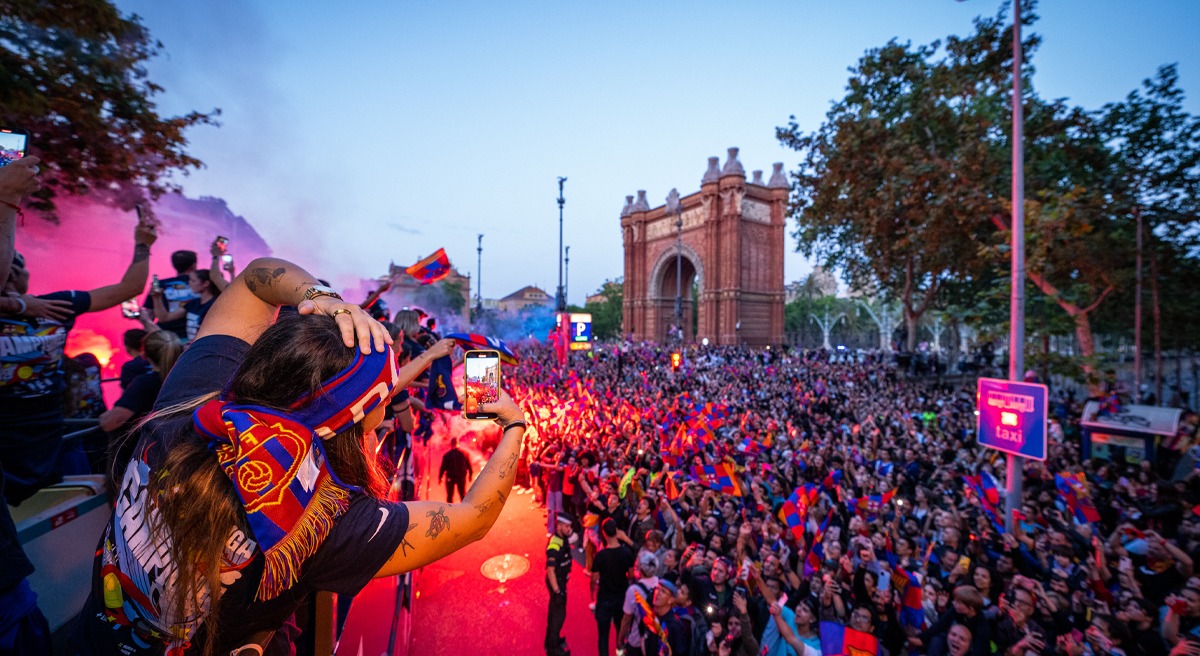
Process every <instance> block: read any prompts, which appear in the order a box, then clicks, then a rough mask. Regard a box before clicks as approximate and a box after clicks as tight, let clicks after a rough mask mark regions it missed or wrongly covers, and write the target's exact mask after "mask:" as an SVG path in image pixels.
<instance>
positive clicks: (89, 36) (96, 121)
mask: <svg viewBox="0 0 1200 656" xmlns="http://www.w3.org/2000/svg"><path fill="white" fill-rule="evenodd" d="M161 49H162V44H161V43H159V42H158V41H155V40H154V39H153V38H152V37H151V36H150V33H149V31H148V30H147V29H146V27H145V26H144V25H143V24H142V22H141V19H140V18H138V17H137V16H136V15H129V16H126V15H123V14H122V13H121V12H120V10H118V9H117V7H116V6H115V5H114V4H113V3H112V2H109V1H108V0H65V1H63V2H54V3H47V2H39V1H38V0H0V125H4V126H5V127H10V128H19V129H23V130H26V131H28V132H29V133H30V153H31V154H33V155H37V156H38V157H40V158H42V160H43V166H44V169H45V171H46V172H45V173H44V174H43V176H42V177H43V181H44V186H43V188H42V189H41V190H40V191H39V192H38V193H37V194H36V197H35V198H34V199H33V200H32V201H31V202H30V205H31V206H32V207H33V208H34V209H38V210H41V211H43V212H44V213H45V214H46V216H48V217H53V216H54V208H55V202H54V201H55V198H56V197H58V196H59V195H61V194H69V195H83V194H89V195H92V196H95V197H97V198H99V199H101V200H102V201H104V202H108V203H112V204H116V205H118V206H122V207H126V208H128V207H131V206H132V205H134V204H136V203H137V202H139V201H141V200H142V199H144V198H145V197H147V196H151V197H156V196H158V195H160V194H162V193H163V192H166V191H174V190H176V186H175V185H174V184H172V182H171V180H170V176H171V174H172V173H174V172H178V171H182V172H186V171H187V170H189V169H193V168H196V167H199V166H201V165H202V163H201V162H200V160H198V159H196V158H195V157H192V156H191V155H189V154H188V153H187V151H186V146H187V139H186V137H185V136H184V133H185V131H186V130H187V128H189V127H192V126H194V125H198V124H204V123H212V122H213V120H214V117H215V116H216V115H218V114H219V111H218V110H213V111H211V112H209V113H200V112H191V113H188V114H186V115H184V116H171V117H164V116H161V115H160V114H159V111H158V109H157V107H156V105H155V102H154V97H155V96H156V95H157V94H159V93H160V92H161V91H162V90H163V89H162V87H160V86H159V85H157V84H155V83H154V82H153V81H151V80H150V78H149V75H148V73H147V71H146V68H145V64H146V62H147V61H148V60H149V59H151V58H152V57H154V56H155V55H156V54H157V53H158V52H159V51H160V50H161Z"/></svg>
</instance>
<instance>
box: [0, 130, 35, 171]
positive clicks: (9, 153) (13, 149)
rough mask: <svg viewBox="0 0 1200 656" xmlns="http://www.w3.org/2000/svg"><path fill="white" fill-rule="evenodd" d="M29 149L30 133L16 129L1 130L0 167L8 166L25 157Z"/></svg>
mask: <svg viewBox="0 0 1200 656" xmlns="http://www.w3.org/2000/svg"><path fill="white" fill-rule="evenodd" d="M28 148H29V133H28V132H26V131H24V130H17V129H14V128H0V166H8V164H9V163H11V162H15V161H17V160H19V159H21V158H22V157H24V156H25V152H26V150H27V149H28Z"/></svg>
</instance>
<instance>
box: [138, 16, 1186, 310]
mask: <svg viewBox="0 0 1200 656" xmlns="http://www.w3.org/2000/svg"><path fill="white" fill-rule="evenodd" d="M118 4H119V6H120V7H121V8H122V9H123V10H124V11H127V12H134V13H137V14H139V15H140V16H142V17H143V19H144V20H145V22H146V24H147V25H148V26H149V28H150V30H151V32H152V34H153V36H154V37H155V38H157V39H159V40H161V41H162V43H163V45H164V52H163V55H162V56H161V57H159V58H158V59H156V60H155V61H154V62H153V63H152V64H151V66H150V73H151V76H152V79H154V80H155V81H156V82H158V83H160V84H162V85H164V86H165V87H166V88H167V91H166V93H164V94H163V95H162V96H160V107H161V109H162V110H163V111H165V112H168V113H180V112H184V111H187V110H190V109H198V110H206V109H209V108H212V107H220V108H221V109H222V110H223V112H224V114H223V116H222V117H221V121H222V123H223V126H222V127H220V128H212V127H200V128H197V129H194V130H192V131H191V133H190V138H191V147H190V149H191V152H192V153H193V154H194V155H196V156H198V157H199V158H201V159H202V160H204V161H205V162H206V163H207V165H208V166H207V168H206V169H204V170H201V171H199V172H196V173H193V174H192V175H191V176H190V177H187V178H183V179H182V180H181V182H182V183H183V186H184V189H185V192H186V193H188V194H189V195H191V196H200V195H212V196H219V197H222V198H224V199H226V200H227V201H228V202H229V205H230V208H231V209H232V210H233V211H234V212H236V213H239V214H242V215H244V216H246V218H247V219H249V220H250V222H251V223H252V224H253V225H254V226H256V227H257V228H258V230H259V232H260V233H262V234H263V236H264V237H265V238H266V239H267V241H268V243H270V244H271V245H272V246H273V247H274V248H275V250H276V253H277V254H279V255H281V256H284V257H288V258H291V259H296V260H298V261H300V262H301V263H303V264H305V265H307V266H309V267H311V268H313V269H314V270H316V271H319V272H320V273H321V274H322V275H324V276H326V277H330V278H332V279H334V280H337V281H339V282H342V283H348V282H350V281H352V280H356V279H358V278H360V277H371V276H375V275H379V274H381V273H383V272H384V271H385V270H386V267H387V264H388V262H389V261H391V260H395V261H396V262H397V263H403V264H411V263H412V262H414V261H416V260H417V259H418V257H420V256H422V255H425V254H428V253H430V252H432V251H434V250H435V249H437V248H439V247H445V248H446V251H447V252H448V253H449V255H450V258H451V261H452V262H454V263H455V264H456V265H457V266H458V267H459V269H460V270H461V271H462V272H463V273H470V274H471V275H472V276H474V273H475V235H476V234H477V233H481V232H482V233H484V234H485V237H484V264H483V266H484V272H483V292H484V295H485V296H486V297H491V298H497V297H500V296H503V295H505V294H507V293H509V292H511V291H514V290H516V289H517V288H519V287H521V286H523V285H526V284H536V285H539V286H541V287H543V288H544V289H546V290H547V291H550V292H551V293H553V290H554V287H555V285H556V284H557V275H558V274H557V254H558V235H557V229H558V224H557V221H558V209H557V204H556V203H555V198H556V196H557V186H556V177H557V176H560V175H565V176H568V177H569V180H568V182H567V186H566V199H567V203H566V213H565V216H566V223H565V225H566V230H565V232H566V243H567V244H568V245H570V246H572V249H571V267H570V268H571V272H570V300H571V301H572V302H575V303H582V301H583V297H584V295H586V294H588V293H591V292H592V291H594V290H595V289H597V288H598V287H599V286H600V284H601V283H602V282H603V281H604V280H605V279H608V278H615V277H618V276H620V275H621V274H622V271H623V268H622V257H623V253H622V248H621V235H620V230H619V215H620V210H621V207H622V205H623V204H624V197H625V196H626V195H627V194H633V193H635V192H636V190H638V189H645V190H647V192H648V196H649V198H650V202H651V205H652V206H653V205H659V204H661V203H662V202H663V199H664V198H665V197H666V194H667V192H668V191H669V190H670V189H671V187H678V188H679V191H680V192H681V193H683V194H688V193H691V192H693V191H695V190H696V189H697V188H698V186H699V181H700V177H701V175H702V174H703V173H704V169H705V165H706V158H707V157H709V156H712V155H720V156H721V157H722V161H724V155H725V149H726V148H727V147H729V146H738V147H740V148H741V158H740V159H741V161H742V163H743V165H744V166H745V168H746V170H747V172H749V171H751V170H753V169H763V170H765V171H767V172H768V175H769V172H770V167H771V163H772V162H776V161H783V162H785V165H786V167H787V168H788V169H791V168H794V167H795V165H796V163H797V162H798V161H799V156H798V154H797V153H794V152H792V151H787V150H784V149H783V148H782V147H781V146H780V145H779V144H778V142H777V141H776V140H775V138H774V129H775V127H776V126H779V125H783V124H785V123H786V122H787V120H788V116H789V115H792V114H794V115H796V117H797V119H798V120H799V121H800V123H801V125H802V126H804V127H806V128H807V129H809V130H812V129H815V128H817V127H818V126H819V125H820V122H821V120H822V118H823V116H824V114H825V112H826V111H827V109H828V107H829V103H830V102H831V101H832V100H834V99H835V98H839V97H841V95H842V90H843V89H844V87H845V83H846V79H847V71H846V69H847V67H849V66H851V65H853V64H854V63H855V62H856V61H857V59H858V58H859V57H860V56H861V55H862V53H863V51H864V50H866V49H867V48H870V47H874V46H879V45H882V44H883V43H885V42H887V41H888V40H889V39H891V38H893V37H897V38H899V39H901V40H910V41H912V42H914V43H926V42H929V41H932V40H934V39H938V38H942V37H944V36H946V35H947V34H966V33H968V32H969V31H970V29H971V19H972V18H973V17H974V16H976V15H978V14H985V15H992V14H994V13H995V12H996V11H997V9H998V7H999V2H998V0H967V1H966V2H957V1H955V0H903V1H897V0H836V1H828V0H827V1H823V2H814V1H810V0H794V1H792V2H738V3H730V2H710V1H692V2H661V3H644V2H625V1H618V0H610V1H608V2H591V3H580V2H562V1H559V2H538V3H534V2H414V1H411V0H408V1H396V0H390V1H369V2H368V1H364V2H346V3H331V2H314V1H309V0H296V1H293V2H278V1H273V2H267V1H265V0H260V1H258V2H242V1H234V0H213V1H211V2H191V3H180V2H161V1H156V0H136V1H134V0H130V1H125V0H119V2H118ZM1038 13H1039V14H1040V15H1041V20H1040V21H1039V22H1038V23H1037V25H1036V26H1035V27H1034V29H1035V31H1037V32H1038V33H1040V34H1041V35H1042V36H1043V38H1044V43H1043V45H1042V47H1041V49H1040V50H1039V51H1038V53H1037V54H1036V55H1035V57H1034V59H1033V63H1034V65H1035V66H1036V68H1037V72H1036V77H1035V85H1036V86H1037V88H1038V90H1039V92H1040V93H1041V94H1042V95H1043V96H1045V97H1067V98H1070V99H1071V100H1072V101H1074V102H1075V103H1077V104H1080V105H1082V106H1084V107H1088V108H1097V107H1099V106H1100V105H1102V104H1103V103H1105V102H1108V101H1113V100H1119V99H1120V98H1122V97H1124V96H1125V94H1127V93H1128V92H1129V91H1131V90H1133V89H1134V88H1136V87H1137V86H1138V85H1139V84H1140V82H1141V80H1142V79H1144V78H1146V77H1149V76H1151V75H1152V74H1153V73H1154V71H1155V69H1156V68H1157V67H1158V66H1159V65H1160V64H1164V63H1170V62H1178V63H1179V66H1180V76H1181V85H1182V87H1183V89H1184V90H1185V92H1187V93H1188V94H1189V97H1188V101H1187V103H1188V108H1189V110H1190V111H1191V112H1192V113H1194V114H1200V45H1198V43H1200V41H1198V40H1197V38H1196V34H1195V30H1196V28H1197V26H1200V2H1196V1H1195V0H1172V1H1167V0H1147V1H1145V2H1128V1H1127V0H1048V1H1044V2H1042V6H1041V7H1040V8H1039V10H1038ZM789 230H790V227H789ZM235 248H236V245H235ZM788 250H789V253H788V255H787V257H786V278H787V280H788V281H792V280H796V279H799V278H801V277H802V276H804V275H806V274H807V272H808V271H809V270H810V265H809V264H808V263H807V262H805V261H804V259H803V258H802V257H801V256H799V255H798V254H795V253H794V252H792V251H793V250H794V243H792V242H789V249H788ZM472 292H474V290H472Z"/></svg>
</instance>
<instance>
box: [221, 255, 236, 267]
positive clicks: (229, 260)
mask: <svg viewBox="0 0 1200 656" xmlns="http://www.w3.org/2000/svg"><path fill="white" fill-rule="evenodd" d="M221 264H222V266H229V265H230V264H233V256H232V255H230V254H229V253H226V254H224V255H222V256H221Z"/></svg>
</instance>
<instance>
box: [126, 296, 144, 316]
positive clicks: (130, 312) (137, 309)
mask: <svg viewBox="0 0 1200 656" xmlns="http://www.w3.org/2000/svg"><path fill="white" fill-rule="evenodd" d="M121 314H122V315H123V316H124V317H125V318H126V319H136V318H138V317H139V316H141V314H142V308H141V306H140V305H138V300H137V299H136V298H131V299H129V300H128V301H125V302H123V303H121Z"/></svg>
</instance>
